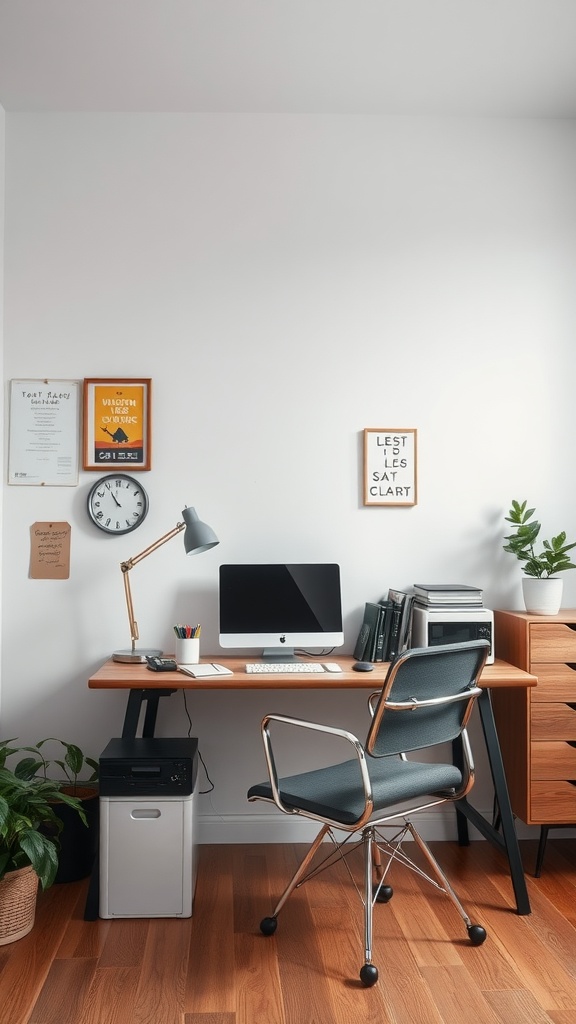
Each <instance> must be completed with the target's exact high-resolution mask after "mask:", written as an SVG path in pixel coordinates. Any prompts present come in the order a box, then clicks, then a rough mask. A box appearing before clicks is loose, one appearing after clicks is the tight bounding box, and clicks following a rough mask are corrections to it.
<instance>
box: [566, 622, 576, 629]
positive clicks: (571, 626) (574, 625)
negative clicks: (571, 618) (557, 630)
mask: <svg viewBox="0 0 576 1024" xmlns="http://www.w3.org/2000/svg"><path fill="white" fill-rule="evenodd" d="M565 625H566V626H568V629H576V622H566V623H565Z"/></svg>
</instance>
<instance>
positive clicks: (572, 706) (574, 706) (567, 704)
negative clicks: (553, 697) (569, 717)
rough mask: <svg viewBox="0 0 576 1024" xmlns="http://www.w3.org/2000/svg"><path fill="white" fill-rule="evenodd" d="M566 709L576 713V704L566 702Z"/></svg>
mask: <svg viewBox="0 0 576 1024" xmlns="http://www.w3.org/2000/svg"><path fill="white" fill-rule="evenodd" d="M566 707H567V708H572V711H576V704H575V703H574V702H573V701H566Z"/></svg>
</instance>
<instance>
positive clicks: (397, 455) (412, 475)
mask: <svg viewBox="0 0 576 1024" xmlns="http://www.w3.org/2000/svg"><path fill="white" fill-rule="evenodd" d="M416 438H417V432H416V430H414V429H413V428H412V427H409V428H401V429H400V428H393V427H383V428H382V429H380V430H378V429H375V428H374V427H366V428H365V430H364V504H365V505H416V503H417V500H418V496H417V473H416Z"/></svg>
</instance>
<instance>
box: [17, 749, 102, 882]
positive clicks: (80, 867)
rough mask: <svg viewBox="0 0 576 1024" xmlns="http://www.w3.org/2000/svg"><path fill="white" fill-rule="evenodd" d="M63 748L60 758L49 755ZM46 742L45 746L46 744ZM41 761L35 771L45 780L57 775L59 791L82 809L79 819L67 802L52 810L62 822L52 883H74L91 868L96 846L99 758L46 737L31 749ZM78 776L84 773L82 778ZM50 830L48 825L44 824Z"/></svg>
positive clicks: (57, 805)
mask: <svg viewBox="0 0 576 1024" xmlns="http://www.w3.org/2000/svg"><path fill="white" fill-rule="evenodd" d="M54 744H57V747H56V750H58V751H60V750H61V751H62V754H63V756H62V757H57V756H54V757H48V756H47V752H48V751H49V750H50V751H52V750H54ZM47 745H48V746H47ZM33 750H34V752H35V753H37V755H38V758H39V760H40V765H39V766H38V769H37V771H38V773H39V774H40V773H41V774H42V777H43V778H44V779H47V778H48V777H49V776H51V777H53V776H54V775H57V776H59V777H57V778H56V779H55V781H56V782H58V784H59V791H60V793H61V794H66V795H68V796H73V797H75V798H76V799H77V800H78V801H79V802H80V804H81V806H82V810H83V812H84V813H83V816H82V818H79V817H78V815H77V814H75V812H74V810H73V809H72V808H71V807H70V805H69V804H68V803H67V802H66V801H64V800H62V801H59V802H58V803H57V804H56V805H55V807H54V811H55V813H56V815H57V816H58V817H59V818H60V819H61V821H62V830H61V831H60V833H59V839H60V844H59V847H60V848H59V856H58V870H57V872H56V877H55V879H54V881H55V882H76V881H78V880H79V879H81V878H86V877H87V876H88V875H89V874H90V872H91V871H92V867H93V865H94V860H95V857H96V850H97V845H98V824H99V813H98V812H99V802H98V795H99V794H98V787H97V784H96V783H97V780H98V767H99V766H98V761H95V760H94V759H93V758H91V757H87V756H86V755H85V754H84V753H83V751H82V750H81V749H80V747H79V746H78V745H77V744H75V743H68V742H66V740H61V739H58V738H57V737H56V736H47V737H46V739H43V740H39V741H38V743H37V744H36V746H35V747H34V748H33ZM81 776H85V777H84V778H81ZM47 828H48V830H50V828H51V826H50V825H48V826H47Z"/></svg>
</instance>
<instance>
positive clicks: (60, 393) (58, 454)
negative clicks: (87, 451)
mask: <svg viewBox="0 0 576 1024" xmlns="http://www.w3.org/2000/svg"><path fill="white" fill-rule="evenodd" d="M80 395H81V382H80V381H77V380H46V379H44V380H11V381H10V428H9V429H10V434H9V442H8V483H9V484H23V485H28V486H33V485H35V486H50V487H75V486H76V484H77V483H78V457H79V450H80V449H79V443H80V421H79V416H80Z"/></svg>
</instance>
